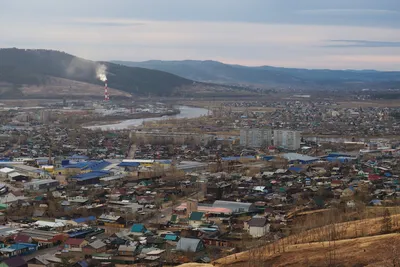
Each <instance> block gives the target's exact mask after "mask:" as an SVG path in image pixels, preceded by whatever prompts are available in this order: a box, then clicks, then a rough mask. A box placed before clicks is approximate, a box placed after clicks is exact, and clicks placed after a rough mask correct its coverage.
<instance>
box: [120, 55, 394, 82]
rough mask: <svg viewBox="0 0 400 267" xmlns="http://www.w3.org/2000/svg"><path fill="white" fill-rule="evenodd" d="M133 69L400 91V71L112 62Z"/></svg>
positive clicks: (217, 79)
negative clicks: (389, 88)
mask: <svg viewBox="0 0 400 267" xmlns="http://www.w3.org/2000/svg"><path fill="white" fill-rule="evenodd" d="M112 62H113V63H118V64H122V65H126V66H130V67H141V68H148V69H154V70H160V71H165V72H169V73H172V74H175V75H179V76H181V77H184V78H187V79H191V80H195V81H202V82H213V83H230V84H243V83H247V84H259V85H271V86H274V85H288V86H300V87H309V86H311V87H313V86H329V87H330V86H338V87H344V86H351V87H354V86H360V87H363V86H372V87H377V86H378V87H379V86H384V87H392V86H395V87H396V86H397V87H400V72H399V71H374V70H328V69H326V70H325V69H296V68H280V67H271V66H260V67H247V66H241V65H229V64H224V63H221V62H218V61H211V60H206V61H198V60H183V61H161V60H150V61H144V62H132V61H117V60H114V61H112Z"/></svg>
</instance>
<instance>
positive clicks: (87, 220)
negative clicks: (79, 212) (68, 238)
mask: <svg viewBox="0 0 400 267" xmlns="http://www.w3.org/2000/svg"><path fill="white" fill-rule="evenodd" d="M95 220H96V217H95V216H89V217H81V218H76V219H73V221H74V222H76V223H84V222H90V221H95Z"/></svg>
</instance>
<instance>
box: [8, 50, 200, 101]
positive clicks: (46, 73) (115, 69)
mask: <svg viewBox="0 0 400 267" xmlns="http://www.w3.org/2000/svg"><path fill="white" fill-rule="evenodd" d="M0 59H1V60H0V84H2V83H3V84H12V85H13V88H14V89H15V90H17V89H18V88H20V87H21V85H28V86H31V85H36V86H40V85H45V84H47V83H48V82H49V79H51V77H56V78H63V79H69V80H72V81H79V82H85V83H89V84H97V85H101V84H102V83H101V82H100V81H99V80H97V79H96V68H97V66H98V65H99V64H100V63H98V62H94V61H90V60H85V59H82V58H78V57H75V56H73V55H70V54H67V53H64V52H59V51H53V50H25V49H16V48H9V49H0ZM101 64H104V65H106V66H107V73H108V74H107V76H108V82H109V86H110V87H112V88H115V89H119V90H122V91H125V92H127V93H131V94H138V95H149V94H151V95H166V96H168V95H172V94H173V93H174V91H175V90H176V89H177V88H179V87H182V86H185V85H190V84H192V81H190V80H187V79H184V78H182V77H178V76H176V75H173V74H170V73H166V72H162V71H157V70H149V69H144V68H131V67H126V66H122V65H118V64H113V63H108V62H102V63H101Z"/></svg>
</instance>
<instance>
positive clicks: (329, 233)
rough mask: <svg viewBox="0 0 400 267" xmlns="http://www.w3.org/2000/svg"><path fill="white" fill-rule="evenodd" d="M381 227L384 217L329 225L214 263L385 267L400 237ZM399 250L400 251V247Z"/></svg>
mask: <svg viewBox="0 0 400 267" xmlns="http://www.w3.org/2000/svg"><path fill="white" fill-rule="evenodd" d="M374 212H375V211H374ZM377 212H379V213H380V210H379V211H377ZM391 218H392V230H393V231H398V230H400V224H399V219H400V215H392V216H391ZM381 227H382V217H378V218H371V219H364V220H357V221H352V222H344V223H337V224H331V225H326V226H323V227H320V228H316V229H311V230H308V231H302V232H300V233H299V234H295V235H291V236H289V237H287V238H283V239H281V240H279V241H278V242H275V243H273V244H268V245H264V246H261V247H259V248H255V249H252V250H249V251H245V252H242V253H237V254H234V255H230V256H228V257H225V258H221V259H219V260H216V261H215V262H214V263H215V264H216V266H299V267H302V266H304V267H306V266H332V263H333V262H334V263H335V264H341V266H354V265H355V264H363V265H361V266H367V265H368V266H382V265H380V264H382V262H383V261H384V260H385V259H388V258H390V257H391V256H393V255H389V253H390V252H391V251H392V250H393V249H391V247H390V246H393V244H400V234H397V233H395V234H388V235H381V234H380V232H381V230H382V229H381ZM331 240H335V241H331ZM397 250H400V245H398V248H396V251H397ZM330 264H331V265H330ZM374 264H375V265H374ZM334 266H336V265H334Z"/></svg>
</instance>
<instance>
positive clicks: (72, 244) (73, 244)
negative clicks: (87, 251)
mask: <svg viewBox="0 0 400 267" xmlns="http://www.w3.org/2000/svg"><path fill="white" fill-rule="evenodd" d="M88 244H89V242H87V241H86V240H85V239H81V238H68V239H67V241H65V244H64V247H65V248H66V249H72V248H80V249H82V248H83V247H84V246H87V245H88Z"/></svg>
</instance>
